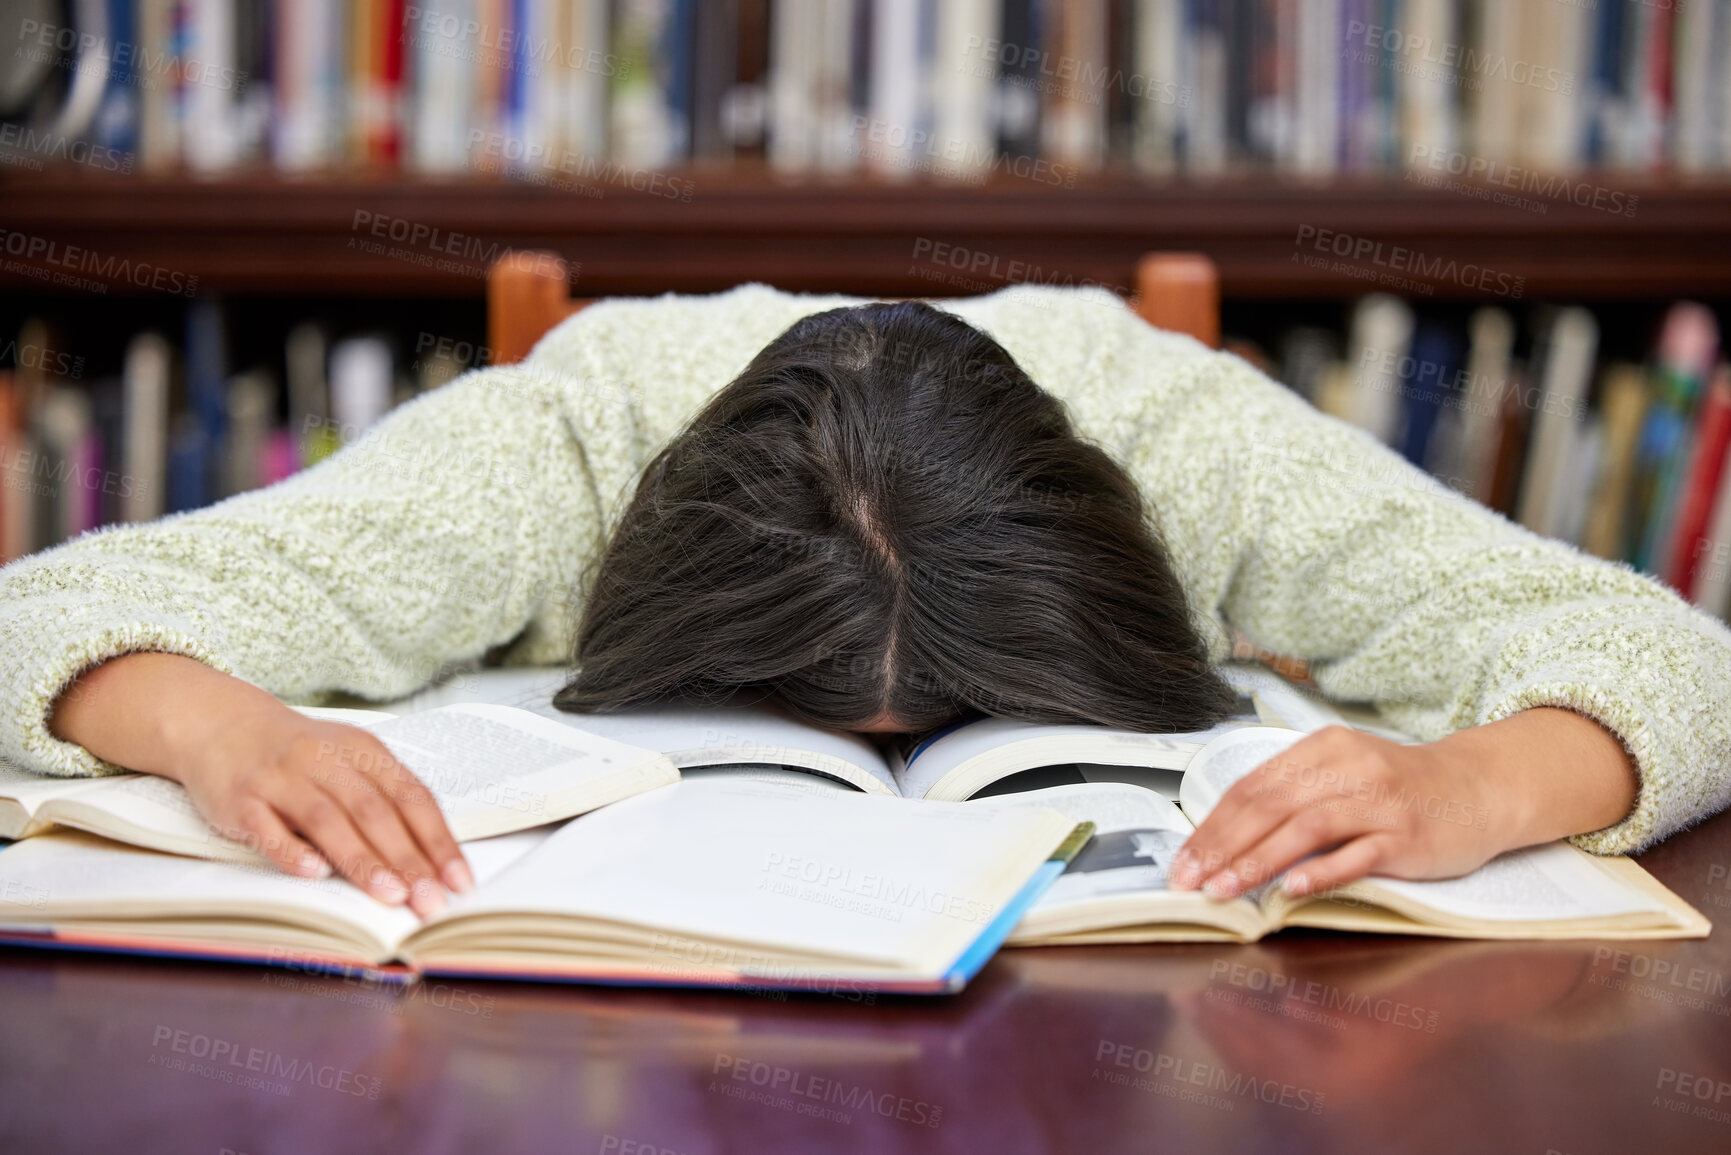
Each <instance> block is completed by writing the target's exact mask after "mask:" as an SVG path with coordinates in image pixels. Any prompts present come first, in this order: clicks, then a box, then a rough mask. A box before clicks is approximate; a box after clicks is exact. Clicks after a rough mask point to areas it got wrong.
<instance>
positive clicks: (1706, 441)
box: [1665, 366, 1731, 598]
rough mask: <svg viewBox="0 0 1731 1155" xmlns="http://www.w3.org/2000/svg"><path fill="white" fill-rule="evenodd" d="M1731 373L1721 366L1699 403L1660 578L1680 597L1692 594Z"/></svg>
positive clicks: (1725, 437) (1726, 430)
mask: <svg viewBox="0 0 1731 1155" xmlns="http://www.w3.org/2000/svg"><path fill="white" fill-rule="evenodd" d="M1728 374H1731V371H1728V370H1727V369H1726V367H1724V366H1721V367H1720V372H1719V374H1718V375H1717V376H1716V377H1715V378H1714V380H1713V385H1712V387H1711V388H1710V389H1708V391H1707V395H1706V397H1705V398H1704V399H1703V403H1702V406H1701V413H1700V417H1699V421H1698V425H1697V432H1696V437H1695V446H1694V451H1693V456H1692V460H1691V461H1690V462H1689V465H1688V467H1687V469H1686V472H1685V480H1684V482H1683V489H1682V494H1681V497H1680V499H1679V506H1678V510H1677V525H1676V531H1675V533H1674V534H1673V537H1672V547H1671V554H1670V559H1669V564H1668V565H1667V566H1666V569H1665V579H1666V580H1667V581H1668V582H1670V584H1671V586H1672V588H1673V589H1675V590H1676V591H1677V592H1678V593H1680V594H1682V595H1683V596H1684V597H1686V598H1693V597H1694V595H1695V578H1696V572H1697V568H1698V566H1699V564H1700V561H1701V556H1702V550H1703V547H1704V546H1705V545H1706V543H1707V533H1708V529H1709V523H1710V522H1711V521H1712V517H1713V502H1714V500H1715V499H1716V498H1717V497H1718V495H1719V479H1720V477H1721V475H1722V473H1723V471H1724V467H1725V451H1726V447H1727V445H1731V375H1728Z"/></svg>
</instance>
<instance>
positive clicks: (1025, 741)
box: [549, 703, 1257, 802]
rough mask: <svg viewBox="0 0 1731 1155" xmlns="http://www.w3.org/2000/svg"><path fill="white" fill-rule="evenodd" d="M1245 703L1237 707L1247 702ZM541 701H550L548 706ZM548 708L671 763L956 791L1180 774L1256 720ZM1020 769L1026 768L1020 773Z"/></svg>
mask: <svg viewBox="0 0 1731 1155" xmlns="http://www.w3.org/2000/svg"><path fill="white" fill-rule="evenodd" d="M1249 708H1250V707H1249V705H1248V703H1247V704H1246V709H1249ZM549 709H550V708H549ZM553 716H554V717H557V718H559V719H560V720H562V721H564V722H565V723H566V724H567V725H570V726H578V727H581V728H583V729H585V730H588V731H590V732H592V733H595V734H601V735H604V736H606V737H609V738H612V739H614V740H615V741H619V742H625V743H629V744H631V745H633V746H644V747H647V748H648V749H651V750H659V751H661V752H662V753H663V754H665V755H667V757H668V758H669V759H670V760H671V761H672V762H673V764H674V765H676V766H678V767H679V768H680V769H681V770H703V769H708V768H712V767H728V768H734V767H739V766H754V767H765V766H768V767H781V768H783V769H785V770H788V771H793V772H803V773H807V774H815V775H820V776H822V777H825V778H828V779H831V780H832V781H835V782H837V783H843V784H846V785H847V786H852V787H854V788H855V789H858V790H863V791H865V792H866V793H868V794H880V795H884V796H886V797H899V798H923V799H926V800H928V801H932V802H960V801H963V800H964V799H968V798H973V797H975V796H977V795H979V794H981V793H982V792H992V791H993V790H994V789H1017V788H1028V787H1033V786H1039V785H1047V784H1051V783H1052V782H1053V781H1054V779H1060V778H1064V777H1066V776H1069V777H1073V778H1074V779H1075V780H1076V781H1083V780H1086V779H1089V778H1091V777H1095V776H1097V777H1102V778H1109V777H1112V776H1114V774H1115V772H1116V771H1129V772H1130V773H1128V774H1127V775H1125V777H1128V778H1130V779H1131V780H1139V779H1138V775H1137V772H1143V773H1144V774H1145V773H1147V772H1154V774H1155V775H1156V777H1158V778H1159V779H1161V780H1164V779H1165V778H1166V777H1167V776H1170V781H1171V783H1172V786H1173V788H1174V789H1175V788H1176V784H1177V781H1178V776H1179V773H1180V772H1181V771H1183V769H1184V767H1185V766H1186V765H1188V764H1189V762H1190V759H1191V758H1193V757H1194V756H1195V755H1196V754H1197V753H1199V752H1200V751H1201V750H1202V748H1203V747H1204V746H1206V745H1207V744H1208V743H1209V741H1210V740H1212V739H1214V738H1216V737H1218V736H1220V735H1221V734H1225V733H1228V732H1229V731H1231V730H1234V729H1241V728H1243V727H1245V726H1247V725H1252V726H1253V725H1255V724H1256V722H1257V718H1256V715H1255V714H1254V713H1249V714H1244V715H1240V716H1238V717H1235V718H1233V719H1232V720H1230V721H1227V722H1225V723H1223V724H1221V725H1219V726H1216V727H1215V728H1214V729H1212V730H1203V731H1197V732H1194V733H1184V734H1140V733H1136V732H1135V731H1131V730H1110V729H1107V728H1105V727H1103V726H1087V725H1073V726H1064V725H1042V724H1039V723H1034V722H1019V721H1015V720H1013V719H1009V718H986V717H977V718H973V719H971V720H966V721H961V722H957V723H954V724H952V725H950V726H947V727H945V728H943V729H941V730H939V731H937V732H936V733H934V734H931V735H929V736H926V737H924V738H922V739H920V740H918V741H914V740H910V739H908V738H906V737H905V736H903V735H894V736H890V735H886V736H885V740H884V741H883V742H882V743H881V744H880V743H878V742H874V741H872V740H871V738H870V737H868V736H866V735H863V734H854V733H847V732H838V731H834V730H825V729H822V728H820V727H817V726H813V725H810V724H808V723H805V722H802V721H799V720H798V719H796V718H793V717H790V716H789V715H787V714H784V713H781V712H779V711H777V710H774V709H772V708H769V707H749V706H748V707H732V706H727V707H687V706H680V707H672V708H665V709H647V710H632V711H627V712H623V713H619V714H559V713H556V712H555V713H554V715H553ZM1111 768H1116V771H1115V770H1114V769H1111ZM1020 776H1027V777H1025V778H1024V777H1020Z"/></svg>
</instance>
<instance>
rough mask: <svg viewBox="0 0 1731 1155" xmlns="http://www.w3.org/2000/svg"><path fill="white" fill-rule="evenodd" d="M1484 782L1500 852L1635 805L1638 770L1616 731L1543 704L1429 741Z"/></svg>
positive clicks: (1592, 826)
mask: <svg viewBox="0 0 1731 1155" xmlns="http://www.w3.org/2000/svg"><path fill="white" fill-rule="evenodd" d="M1434 749H1435V751H1436V753H1437V754H1438V755H1440V756H1444V757H1447V758H1450V759H1453V760H1455V761H1457V762H1458V763H1459V764H1460V765H1461V766H1462V767H1463V768H1464V773H1465V774H1466V775H1469V776H1477V777H1479V778H1480V779H1481V780H1482V789H1483V796H1485V797H1489V798H1491V799H1493V801H1492V802H1491V803H1490V804H1489V805H1488V807H1487V812H1488V816H1487V825H1488V826H1490V827H1491V828H1492V829H1493V831H1494V832H1495V835H1496V839H1497V842H1498V843H1500V844H1501V849H1514V848H1516V847H1520V846H1533V845H1536V844H1538V843H1542V842H1553V841H1555V840H1557V839H1559V838H1568V837H1570V836H1572V835H1576V834H1589V833H1591V832H1593V831H1595V830H1603V829H1605V828H1606V827H1609V826H1614V825H1616V824H1617V823H1618V822H1621V821H1622V820H1623V819H1624V818H1625V817H1626V816H1627V815H1628V814H1629V812H1630V811H1632V810H1633V809H1634V808H1635V800H1636V797H1637V795H1638V793H1639V791H1640V775H1639V774H1638V773H1637V772H1636V769H1635V765H1634V763H1633V762H1632V761H1631V759H1630V758H1629V754H1628V752H1627V751H1626V750H1625V749H1624V748H1623V743H1622V741H1621V740H1620V739H1618V738H1617V736H1616V735H1614V734H1612V733H1611V732H1610V731H1609V730H1607V729H1605V727H1603V726H1601V725H1600V724H1599V723H1597V722H1595V721H1593V720H1592V719H1591V718H1588V717H1585V716H1583V715H1581V714H1577V713H1575V712H1573V711H1572V710H1558V709H1552V708H1541V709H1536V710H1523V711H1521V712H1520V713H1519V714H1515V715H1512V716H1511V717H1508V718H1504V719H1503V720H1502V721H1500V722H1492V723H1490V724H1489V725H1485V726H1472V727H1468V728H1467V729H1465V730H1459V731H1456V732H1455V733H1453V734H1450V735H1449V736H1448V737H1446V738H1443V739H1442V740H1440V741H1438V742H1436V743H1435V744H1434Z"/></svg>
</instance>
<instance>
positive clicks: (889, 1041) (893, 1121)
mask: <svg viewBox="0 0 1731 1155" xmlns="http://www.w3.org/2000/svg"><path fill="white" fill-rule="evenodd" d="M1643 862H1644V864H1645V865H1646V866H1647V867H1648V869H1650V870H1652V871H1653V872H1654V873H1655V874H1656V875H1657V876H1658V877H1659V878H1661V879H1662V880H1663V881H1664V882H1665V883H1667V884H1668V885H1669V886H1670V887H1671V888H1672V889H1673V890H1675V891H1677V892H1678V893H1679V894H1681V895H1682V896H1683V897H1684V898H1685V899H1687V900H1688V901H1689V902H1691V903H1693V904H1694V905H1695V906H1697V907H1698V908H1699V909H1701V910H1702V911H1703V912H1704V913H1706V914H1707V915H1708V917H1710V918H1715V919H1716V920H1719V921H1720V922H1721V923H1722V925H1721V926H1720V927H1719V928H1718V929H1716V930H1715V932H1714V934H1713V936H1712V937H1711V938H1709V939H1706V940H1700V941H1692V942H1664V943H1628V944H1612V943H1594V942H1573V943H1560V944H1531V943H1483V942H1447V941H1433V940H1424V939H1402V938H1383V937H1376V936H1348V935H1328V934H1322V933H1298V934H1290V933H1289V934H1284V935H1280V936H1277V937H1275V938H1273V939H1270V940H1267V941H1264V942H1262V943H1260V944H1257V945H1254V946H1223V945H1190V946H1158V947H1156V946H1148V947H1093V948H1069V949H1049V948H1048V949H1027V950H1014V951H1005V952H1003V953H1001V954H1000V955H999V956H998V957H997V958H996V959H994V960H993V961H992V963H991V964H990V965H989V966H988V967H987V968H986V970H985V971H984V972H983V973H982V974H981V975H980V977H979V978H978V979H977V980H976V981H975V982H974V984H973V985H972V986H971V987H970V988H969V989H968V990H967V991H966V992H964V993H963V994H961V995H959V996H956V997H954V998H949V999H943V1000H917V999H877V1000H875V1001H871V1000H869V997H865V996H860V995H858V994H853V995H851V996H850V997H846V998H843V997H820V996H796V997H785V998H783V997H776V996H769V995H764V994H755V995H754V994H719V993H701V992H699V993H693V992H669V991H642V990H612V989H600V988H582V987H557V986H537V985H530V984H514V983H485V982H464V983H460V984H451V983H426V984H422V985H420V986H418V987H414V988H409V989H407V990H404V989H400V988H388V987H381V986H377V985H372V984H369V983H366V982H362V981H359V980H344V979H340V978H331V977H324V976H313V975H306V974H298V973H294V972H290V971H280V970H268V969H264V968H253V967H245V966H228V965H218V964H197V963H186V962H176V961H168V960H147V959H121V958H107V957H99V956H89V955H67V954H54V953H47V952H37V951H30V950H22V949H6V950H0V1056H3V1057H0V1151H4V1152H15V1151H16V1152H46V1151H60V1150H65V1151H80V1152H107V1151H123V1152H127V1153H129V1155H137V1153H142V1152H154V1151H177V1152H208V1153H209V1155H221V1153H222V1152H224V1151H232V1152H247V1153H251V1155H261V1153H276V1152H284V1153H290V1152H292V1153H301V1152H320V1153H326V1152H329V1153H334V1152H349V1151H356V1152H399V1151H402V1152H411V1151H412V1152H419V1151H428V1152H467V1151H485V1152H508V1151H558V1152H593V1153H597V1155H608V1153H613V1155H666V1153H669V1152H677V1153H679V1155H698V1153H700V1152H720V1151H740V1152H775V1151H789V1152H808V1151H873V1152H876V1151H891V1150H909V1151H942V1152H974V1151H980V1152H1048V1151H1051V1152H1057V1151H1065V1152H1069V1151H1076V1152H1088V1153H1090V1155H1105V1153H1109V1152H1119V1151H1126V1152H1131V1151H1133V1152H1145V1151H1174V1152H1192V1151H1214V1150H1218V1151H1232V1152H1263V1151H1270V1152H1272V1151H1281V1152H1287V1151H1294V1152H1308V1151H1354V1152H1357V1151H1371V1152H1376V1151H1447V1152H1451V1153H1458V1152H1472V1153H1483V1152H1504V1151H1508V1152H1531V1153H1533V1155H1545V1153H1546V1152H1563V1153H1567V1155H1587V1153H1599V1152H1691V1151H1714V1152H1727V1151H1731V815H1722V816H1720V817H1719V818H1716V819H1714V820H1713V821H1711V822H1708V823H1706V824H1704V825H1703V826H1701V827H1699V828H1697V829H1695V830H1693V831H1690V832H1689V833H1687V834H1684V835H1681V836H1679V837H1677V838H1674V839H1672V840H1671V841H1670V842H1669V843H1667V844H1665V845H1663V846H1661V847H1659V848H1658V849H1656V850H1654V851H1652V852H1651V853H1649V854H1648V855H1647V856H1646V857H1645V858H1644V859H1643Z"/></svg>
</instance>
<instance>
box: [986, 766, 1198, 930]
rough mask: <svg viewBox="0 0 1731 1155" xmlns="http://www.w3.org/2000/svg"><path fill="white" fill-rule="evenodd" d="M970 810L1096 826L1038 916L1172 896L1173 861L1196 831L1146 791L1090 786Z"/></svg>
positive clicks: (998, 800) (1005, 798)
mask: <svg viewBox="0 0 1731 1155" xmlns="http://www.w3.org/2000/svg"><path fill="white" fill-rule="evenodd" d="M967 805H969V806H1044V807H1047V808H1048V809H1051V810H1056V811H1057V812H1058V813H1060V814H1062V815H1063V816H1064V817H1066V818H1068V819H1070V820H1071V821H1072V822H1092V823H1093V824H1094V826H1095V831H1094V840H1093V841H1092V842H1090V843H1089V844H1088V845H1087V846H1086V847H1084V848H1083V849H1082V852H1081V853H1080V854H1078V855H1077V856H1076V857H1075V858H1074V859H1072V860H1071V861H1070V864H1069V866H1068V867H1067V868H1066V869H1065V871H1064V873H1063V874H1062V875H1060V876H1059V878H1058V880H1057V881H1056V882H1054V883H1053V884H1052V888H1051V889H1050V890H1048V891H1047V892H1046V893H1045V895H1044V896H1042V897H1041V899H1040V901H1039V902H1037V903H1035V904H1034V910H1051V909H1055V908H1058V907H1063V906H1069V905H1073V904H1075V903H1078V902H1086V901H1089V900H1091V899H1096V898H1100V897H1103V896H1105V895H1110V894H1125V893H1151V892H1161V893H1163V892H1165V891H1166V874H1167V871H1168V870H1169V869H1170V868H1171V866H1172V858H1173V856H1174V855H1176V854H1177V853H1178V848H1179V847H1181V846H1183V845H1184V840H1185V839H1187V838H1189V837H1190V834H1191V826H1190V823H1189V821H1188V820H1187V819H1185V817H1184V815H1183V814H1182V813H1180V812H1179V810H1178V808H1177V807H1176V806H1174V805H1173V804H1172V803H1171V802H1169V801H1167V800H1166V799H1164V798H1162V797H1160V796H1159V795H1158V794H1155V793H1154V792H1152V791H1150V790H1145V789H1143V788H1142V787H1140V786H1131V785H1126V784H1123V783H1117V782H1099V783H1095V782H1090V783H1087V784H1085V785H1080V786H1053V787H1051V788H1049V789H1046V790H1029V791H1027V792H1025V793H1022V794H1002V795H998V796H996V797H993V798H977V799H974V800H973V801H971V802H969V803H967Z"/></svg>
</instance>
